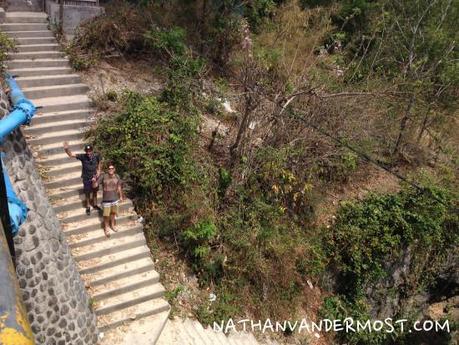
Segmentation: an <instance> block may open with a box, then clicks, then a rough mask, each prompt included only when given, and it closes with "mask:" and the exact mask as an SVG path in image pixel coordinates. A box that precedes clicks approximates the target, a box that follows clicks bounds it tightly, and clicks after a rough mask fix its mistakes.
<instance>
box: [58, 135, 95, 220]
mask: <svg viewBox="0 0 459 345" xmlns="http://www.w3.org/2000/svg"><path fill="white" fill-rule="evenodd" d="M64 151H65V153H67V155H68V156H69V157H70V158H76V159H78V160H79V161H81V178H82V179H83V190H84V194H85V198H86V202H85V205H86V214H87V215H88V216H89V215H90V214H91V208H90V206H92V207H93V208H94V209H96V210H98V211H100V208H99V206H97V191H98V190H99V187H98V186H96V184H95V183H94V181H97V179H98V178H99V176H100V169H101V157H100V155H99V154H98V153H94V149H93V147H92V145H90V144H87V145H85V146H84V152H85V153H77V154H74V153H73V152H72V151H70V148H69V144H68V142H64ZM91 193H92V198H91Z"/></svg>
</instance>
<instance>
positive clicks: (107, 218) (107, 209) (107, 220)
mask: <svg viewBox="0 0 459 345" xmlns="http://www.w3.org/2000/svg"><path fill="white" fill-rule="evenodd" d="M103 215H104V234H105V236H107V237H110V234H109V233H108V227H109V223H110V207H104V213H103Z"/></svg>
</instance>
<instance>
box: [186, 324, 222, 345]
mask: <svg viewBox="0 0 459 345" xmlns="http://www.w3.org/2000/svg"><path fill="white" fill-rule="evenodd" d="M190 322H191V324H192V326H193V327H194V329H195V330H196V332H197V333H198V334H201V335H202V337H204V338H205V341H206V342H207V343H209V344H210V345H215V344H216V345H226V344H222V343H221V342H220V339H219V338H218V337H217V336H216V335H214V334H212V333H210V332H208V331H207V330H206V329H204V327H202V325H201V324H200V323H199V322H198V321H191V320H190Z"/></svg>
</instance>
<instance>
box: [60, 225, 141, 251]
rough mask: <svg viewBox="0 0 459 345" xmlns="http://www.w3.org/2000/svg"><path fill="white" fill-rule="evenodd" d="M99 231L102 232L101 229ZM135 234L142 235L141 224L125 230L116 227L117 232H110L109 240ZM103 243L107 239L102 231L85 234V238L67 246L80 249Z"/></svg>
mask: <svg viewBox="0 0 459 345" xmlns="http://www.w3.org/2000/svg"><path fill="white" fill-rule="evenodd" d="M117 225H118V224H117ZM100 230H102V228H101V229H100ZM137 234H143V227H142V225H141V224H138V225H136V226H131V227H127V228H126V227H125V226H118V232H113V231H111V230H110V240H117V239H120V238H123V237H130V236H135V235H137ZM88 237H90V238H88ZM103 241H107V237H106V236H105V234H104V233H103V231H97V232H92V233H87V234H86V237H83V239H79V240H75V239H73V240H72V241H71V243H70V245H69V246H70V248H71V249H75V248H82V247H85V246H90V245H94V244H97V243H99V242H103Z"/></svg>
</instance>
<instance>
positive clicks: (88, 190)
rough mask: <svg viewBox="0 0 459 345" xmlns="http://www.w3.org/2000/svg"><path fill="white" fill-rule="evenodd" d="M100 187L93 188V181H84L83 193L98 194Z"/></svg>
mask: <svg viewBox="0 0 459 345" xmlns="http://www.w3.org/2000/svg"><path fill="white" fill-rule="evenodd" d="M98 190H99V187H96V188H92V181H91V180H83V191H84V192H85V193H91V192H97V191H98Z"/></svg>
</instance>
